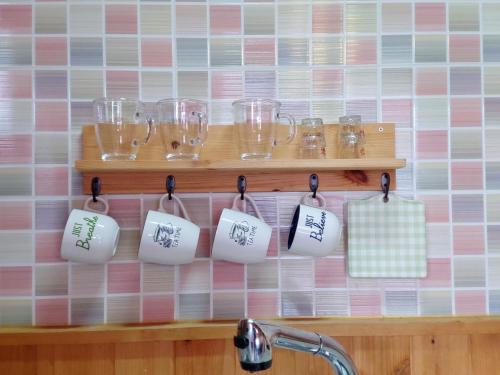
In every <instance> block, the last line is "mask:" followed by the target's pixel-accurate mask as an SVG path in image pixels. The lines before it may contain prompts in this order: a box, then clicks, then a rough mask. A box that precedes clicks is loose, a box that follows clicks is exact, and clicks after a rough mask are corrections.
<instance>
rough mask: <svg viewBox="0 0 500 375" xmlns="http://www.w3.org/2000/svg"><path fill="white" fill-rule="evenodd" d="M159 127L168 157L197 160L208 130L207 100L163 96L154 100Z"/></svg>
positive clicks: (168, 158) (169, 158) (170, 158)
mask: <svg viewBox="0 0 500 375" xmlns="http://www.w3.org/2000/svg"><path fill="white" fill-rule="evenodd" d="M156 108H157V114H158V122H159V126H158V127H159V130H160V135H161V138H162V140H163V145H164V146H165V149H166V153H165V158H166V159H167V160H178V159H181V160H182V159H184V160H186V159H187V160H198V159H199V158H200V151H201V148H202V146H203V143H204V142H205V140H206V139H207V134H208V118H207V113H208V112H207V103H205V102H203V101H200V100H195V99H164V100H160V101H159V102H158V103H156Z"/></svg>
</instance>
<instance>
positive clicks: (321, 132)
mask: <svg viewBox="0 0 500 375" xmlns="http://www.w3.org/2000/svg"><path fill="white" fill-rule="evenodd" d="M300 128H301V130H302V133H301V138H300V143H299V156H300V158H302V159H324V158H326V139H325V126H324V125H323V120H322V119H320V118H305V119H302V122H301V125H300Z"/></svg>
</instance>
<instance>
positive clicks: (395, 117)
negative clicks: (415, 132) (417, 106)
mask: <svg viewBox="0 0 500 375" xmlns="http://www.w3.org/2000/svg"><path fill="white" fill-rule="evenodd" d="M382 122H392V123H395V124H396V126H397V127H401V128H411V127H412V126H413V100H411V99H384V100H382Z"/></svg>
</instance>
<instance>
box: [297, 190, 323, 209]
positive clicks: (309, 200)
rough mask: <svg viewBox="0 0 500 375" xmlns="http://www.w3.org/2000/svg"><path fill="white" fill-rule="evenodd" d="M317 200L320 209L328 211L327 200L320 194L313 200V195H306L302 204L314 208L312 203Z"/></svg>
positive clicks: (301, 201)
mask: <svg viewBox="0 0 500 375" xmlns="http://www.w3.org/2000/svg"><path fill="white" fill-rule="evenodd" d="M314 200H317V201H318V203H319V206H318V207H319V208H323V209H326V199H325V197H324V196H322V195H321V194H320V193H316V198H313V193H306V194H304V195H303V196H302V199H301V200H300V203H302V204H305V205H308V206H312V205H313V204H312V201H314Z"/></svg>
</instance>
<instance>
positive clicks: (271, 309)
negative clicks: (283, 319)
mask: <svg viewBox="0 0 500 375" xmlns="http://www.w3.org/2000/svg"><path fill="white" fill-rule="evenodd" d="M247 302H248V316H251V317H256V318H274V317H276V316H277V315H278V314H279V304H278V293H276V292H248V301H247Z"/></svg>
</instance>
